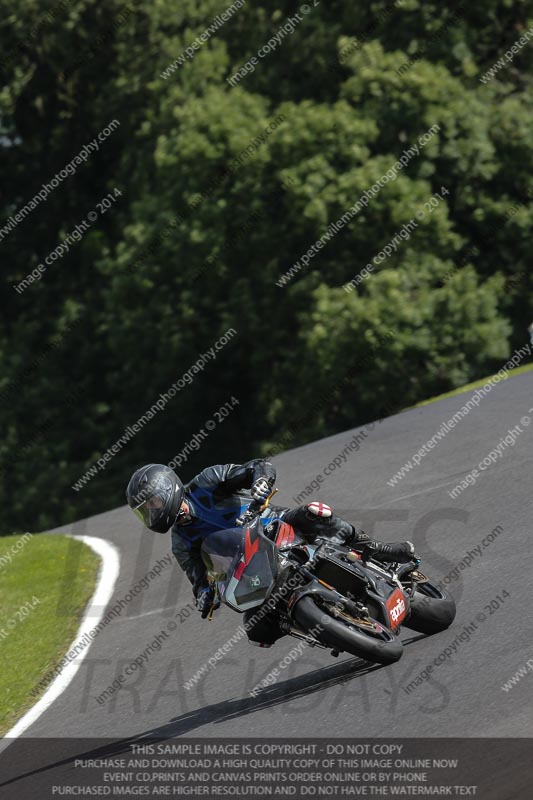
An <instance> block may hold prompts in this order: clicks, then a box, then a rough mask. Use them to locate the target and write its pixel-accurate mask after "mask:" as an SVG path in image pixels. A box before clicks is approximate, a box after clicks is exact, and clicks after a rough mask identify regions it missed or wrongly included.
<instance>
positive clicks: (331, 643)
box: [292, 595, 403, 664]
mask: <svg viewBox="0 0 533 800" xmlns="http://www.w3.org/2000/svg"><path fill="white" fill-rule="evenodd" d="M292 617H293V619H294V622H295V623H296V624H297V625H298V627H299V628H301V629H302V630H303V631H305V632H306V633H308V632H312V635H314V636H315V638H316V639H318V641H319V642H320V643H321V644H323V645H325V646H326V647H331V648H333V649H334V650H339V651H341V652H346V653H350V654H351V655H352V656H358V657H359V658H363V659H364V660H365V661H373V662H374V663H376V664H393V663H394V662H395V661H398V659H400V658H401V657H402V654H403V647H402V645H401V643H400V642H399V641H398V639H397V638H396V637H395V636H394V634H393V633H391V631H390V630H389V629H388V628H385V627H384V626H383V625H381V623H379V622H376V620H373V619H370V618H369V619H355V618H354V617H352V616H350V614H348V613H347V612H345V611H340V610H338V609H336V608H335V607H334V606H333V604H331V603H327V601H324V600H323V601H322V603H321V605H320V607H319V606H317V604H316V602H315V600H314V599H313V598H312V597H310V596H309V595H304V597H302V599H301V600H299V601H298V602H297V603H296V605H295V607H294V609H293V612H292Z"/></svg>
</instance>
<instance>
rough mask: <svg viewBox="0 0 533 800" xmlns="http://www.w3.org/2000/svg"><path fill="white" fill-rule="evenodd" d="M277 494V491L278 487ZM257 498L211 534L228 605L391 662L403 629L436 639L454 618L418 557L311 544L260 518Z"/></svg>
mask: <svg viewBox="0 0 533 800" xmlns="http://www.w3.org/2000/svg"><path fill="white" fill-rule="evenodd" d="M275 491H277V490H275ZM275 491H274V492H272V494H271V495H270V497H269V498H268V500H267V501H266V503H263V504H259V503H256V502H255V501H253V502H252V503H251V504H250V506H249V507H248V509H247V511H245V512H244V514H243V515H242V516H241V517H240V518H239V520H237V526H236V527H234V528H229V529H226V530H223V531H216V532H215V533H212V534H210V535H209V536H208V537H206V539H204V541H203V543H202V558H203V561H204V564H205V567H206V570H207V573H208V576H209V579H210V582H211V585H212V586H213V588H214V590H215V599H214V601H213V606H212V609H211V614H210V618H212V613H213V609H214V608H215V607H216V606H217V604H218V603H220V602H223V603H224V604H225V605H227V606H229V607H230V608H232V609H233V610H234V611H237V612H240V613H243V612H246V611H250V610H251V609H257V611H256V612H254V616H255V617H257V618H258V619H260V618H261V615H262V614H267V613H268V614H270V615H272V614H273V615H274V616H275V617H276V619H277V620H278V622H279V625H280V628H281V630H282V631H283V632H284V633H286V634H288V635H290V636H293V637H295V638H298V639H304V640H305V641H307V643H308V644H309V645H310V646H312V647H321V648H324V649H328V650H331V654H332V655H333V656H338V655H339V653H342V652H346V653H350V654H351V655H353V656H358V657H359V658H362V659H365V660H366V661H370V662H374V663H378V664H392V663H394V662H395V661H398V659H399V658H401V656H402V653H403V646H402V644H401V642H400V640H399V638H398V636H399V633H400V631H401V628H402V626H406V627H408V628H410V629H412V630H415V631H418V632H421V633H426V634H432V633H437V632H439V631H443V630H445V629H446V628H447V627H449V625H451V623H452V622H453V620H454V618H455V613H456V609H455V602H454V600H453V598H452V597H451V595H450V594H449V593H448V592H447V591H443V590H441V589H439V588H438V587H437V586H436V585H435V584H434V583H432V582H431V581H430V579H429V578H427V577H426V576H425V575H424V574H423V573H422V572H420V571H419V569H418V566H419V563H420V562H419V560H418V559H414V560H412V561H409V562H408V563H405V564H396V563H393V564H383V563H381V562H380V561H378V560H377V559H375V558H372V556H371V555H362V554H361V553H358V552H356V551H355V550H353V549H352V548H351V547H349V546H347V545H342V544H335V543H334V542H332V541H331V540H327V541H326V540H317V542H316V543H314V544H309V543H308V542H307V541H306V540H305V539H304V537H302V536H300V535H299V534H298V532H297V531H296V530H295V529H294V528H293V527H292V526H291V525H289V524H288V523H286V522H284V521H283V519H280V520H275V521H274V522H270V523H269V524H268V525H267V526H266V528H265V527H264V526H263V522H262V520H261V515H262V513H263V512H264V511H265V510H266V509H267V507H268V504H269V503H270V499H271V497H272V496H273V494H274V493H275Z"/></svg>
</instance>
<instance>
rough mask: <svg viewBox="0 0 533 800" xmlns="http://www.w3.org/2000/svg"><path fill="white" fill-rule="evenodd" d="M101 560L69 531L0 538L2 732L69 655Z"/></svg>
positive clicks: (8, 727)
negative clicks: (38, 687) (44, 679)
mask: <svg viewBox="0 0 533 800" xmlns="http://www.w3.org/2000/svg"><path fill="white" fill-rule="evenodd" d="M99 563H100V559H99V558H98V556H97V555H96V554H95V553H94V552H93V551H92V550H91V549H90V548H89V547H87V545H85V544H83V542H80V541H77V540H75V539H71V538H69V537H66V536H58V535H53V536H45V535H42V534H39V535H33V536H30V534H24V536H3V537H1V538H0V648H1V652H2V669H1V670H0V696H1V697H2V706H1V708H0V735H2V736H3V735H5V733H6V732H7V731H8V730H9V729H10V728H11V727H12V726H13V725H14V723H15V722H16V720H17V719H19V718H20V717H21V716H22V715H23V713H24V712H25V711H27V710H28V708H30V707H31V706H32V705H34V704H35V703H36V702H37V700H38V698H39V694H36V695H35V696H33V695H32V694H31V691H32V689H34V688H35V686H36V685H37V683H38V682H39V680H40V679H41V678H42V677H43V676H44V675H45V674H46V673H47V672H48V671H49V670H51V669H53V667H54V666H56V665H57V663H58V661H60V660H61V658H63V656H64V655H65V652H66V651H67V649H68V646H69V644H70V643H71V642H72V640H73V639H74V637H75V635H76V631H77V629H78V626H79V623H80V621H81V618H82V616H83V612H84V609H85V607H86V605H87V603H88V601H89V600H90V598H91V596H92V594H93V592H94V587H95V584H96V578H97V574H98V567H99ZM43 691H44V690H43ZM40 694H42V692H41V693H40Z"/></svg>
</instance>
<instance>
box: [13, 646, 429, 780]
mask: <svg viewBox="0 0 533 800" xmlns="http://www.w3.org/2000/svg"><path fill="white" fill-rule="evenodd" d="M417 638H419V637H417ZM412 641H414V640H413V639H410V640H407V641H404V644H410V643H411V642H412ZM379 669H383V667H382V666H381V665H380V664H369V663H368V662H366V661H362V660H361V659H358V658H350V659H348V660H346V661H343V662H342V663H341V664H336V665H334V666H331V667H321V668H320V669H316V670H313V671H312V672H309V673H307V674H305V675H300V676H298V677H295V678H290V679H289V680H286V681H283V682H281V683H280V682H278V683H277V684H275V685H273V686H271V687H268V688H266V689H263V690H261V691H260V693H259V694H258V695H257V696H256V697H253V696H248V697H239V698H232V699H229V700H223V701H222V702H220V703H213V704H212V705H209V706H205V707H202V708H198V709H195V710H194V711H189V712H186V713H184V714H181V715H180V716H179V717H175V718H173V719H171V720H170V721H169V722H167V723H164V724H163V725H160V726H158V727H156V728H151V729H150V730H147V731H144V732H142V733H138V734H135V735H133V736H130V737H127V738H125V739H117V740H115V741H113V740H110V741H108V742H105V740H102V739H95V738H93V739H85V740H83V739H72V738H71V739H68V738H66V739H27V740H25V739H16V740H15V741H14V742H13V743H12V744H11V745H10V747H9V749H10V755H12V756H13V758H11V759H10V764H9V765H8V767H7V768H6V769H5V772H8V771H9V772H11V774H12V777H10V778H8V780H4V781H2V782H0V787H1V786H8V785H10V784H13V783H16V782H18V781H21V780H24V779H26V778H30V777H32V776H35V775H38V774H40V773H46V772H48V771H49V770H58V769H59V768H61V767H64V766H67V765H69V764H72V763H73V762H74V760H75V759H84V760H88V759H103V758H116V757H118V756H120V755H121V754H125V753H126V754H128V755H131V752H132V750H131V747H132V745H144V744H157V743H158V742H161V741H165V740H168V739H174V738H176V737H179V736H185V735H186V734H191V733H192V732H194V731H195V730H196V729H197V728H201V727H203V726H204V725H207V724H213V723H214V724H216V723H219V722H224V721H227V720H231V719H235V718H238V717H242V716H246V715H248V714H254V713H255V712H256V711H259V710H261V709H265V708H272V707H274V706H277V705H279V704H281V703H287V702H289V701H291V700H295V699H298V698H302V697H307V696H309V695H312V694H314V693H315V692H319V691H322V690H324V689H327V688H330V687H332V686H337V685H341V684H343V683H348V682H350V681H353V680H357V679H358V678H361V677H363V676H364V675H367V674H368V673H370V672H374V671H376V670H379ZM102 741H104V744H101V742H102ZM82 743H84V744H82ZM97 743H98V744H97ZM80 746H85V747H90V748H91V749H86V750H84V752H79V748H80ZM74 748H77V750H78V752H73V749H74ZM69 750H70V752H69ZM50 758H54V759H56V760H54V761H53V762H52V763H50V761H49V759H50ZM41 759H43V760H44V759H46V760H47V762H48V763H45V764H43V765H42V766H40V767H36V768H34V769H32V770H29V771H25V772H20V773H18V774H17V766H18V765H20V766H21V767H22V765H24V766H27V764H28V763H33V764H35V761H36V760H41ZM13 772H15V774H14V775H13Z"/></svg>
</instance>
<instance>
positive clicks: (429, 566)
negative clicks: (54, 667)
mask: <svg viewBox="0 0 533 800" xmlns="http://www.w3.org/2000/svg"><path fill="white" fill-rule="evenodd" d="M470 396H471V393H467V394H463V395H460V396H456V397H452V398H449V399H446V400H442V401H439V402H438V403H434V404H432V405H429V406H427V407H423V408H420V409H413V410H411V411H407V412H404V413H402V414H399V415H396V416H393V417H390V418H388V419H386V420H384V421H382V422H381V423H379V424H376V425H375V427H374V428H373V429H372V430H368V429H366V428H363V429H354V430H353V431H346V432H343V433H341V434H338V435H336V436H332V437H329V438H327V439H323V440H321V441H319V442H315V443H312V444H309V445H306V446H304V447H300V448H297V449H295V450H292V451H289V452H286V453H284V454H282V455H280V456H279V457H277V458H276V459H275V463H276V467H277V470H278V486H279V489H280V493H279V495H278V496H277V498H276V500H278V499H279V502H280V503H281V504H287V505H294V502H293V500H292V498H293V497H294V496H296V495H297V494H299V493H300V492H301V491H302V490H303V489H304V488H305V487H306V485H307V484H308V483H309V482H310V481H311V480H312V479H313V478H315V477H316V475H317V474H319V473H321V472H322V470H323V469H324V468H325V467H327V465H328V464H329V463H330V462H331V461H332V459H334V458H335V456H337V455H338V454H339V452H341V451H342V450H343V448H344V447H345V446H346V444H347V443H349V442H350V441H351V440H352V438H353V436H354V434H355V433H357V432H358V431H359V432H361V431H364V433H365V434H366V436H365V438H364V439H363V440H362V441H361V443H360V449H359V450H358V451H354V452H353V453H352V454H351V455H349V456H348V459H347V461H346V463H344V464H343V466H342V467H340V468H339V469H337V470H336V471H334V473H333V474H332V475H331V476H329V477H325V478H324V482H323V483H322V486H321V490H320V491H319V492H316V493H315V492H314V493H313V495H312V496H309V498H308V499H309V500H312V499H321V500H323V501H324V502H327V503H330V504H331V505H332V506H333V507H334V508H335V510H336V511H337V512H339V513H341V514H342V515H344V516H346V517H347V518H348V519H350V520H351V521H353V522H354V523H357V524H359V525H362V526H363V527H365V528H366V530H367V531H369V532H370V533H371V534H372V535H374V536H376V537H380V538H382V539H384V540H388V541H392V540H403V539H411V540H412V541H413V542H414V543H415V546H416V549H417V552H418V553H419V555H420V556H421V557H422V568H423V569H424V571H425V572H426V573H427V574H429V575H430V576H431V577H432V578H434V579H436V580H440V579H442V578H444V577H445V576H447V575H449V574H450V572H451V571H452V570H453V569H454V567H455V566H457V565H458V564H459V563H460V562H461V561H462V560H463V558H464V557H465V556H466V554H467V553H468V551H469V550H470V551H471V550H472V549H473V548H475V547H476V546H477V545H479V544H480V543H481V541H482V540H483V539H484V537H486V536H487V534H490V532H491V531H493V530H494V529H495V528H497V526H501V528H502V529H503V531H502V532H501V533H500V534H499V535H497V537H496V538H495V540H494V541H493V542H492V543H490V544H489V545H488V546H487V547H486V548H484V549H483V552H482V555H481V556H476V557H475V558H474V559H473V561H472V563H471V565H470V566H469V567H468V568H467V569H464V570H463V571H462V572H460V573H458V576H457V577H456V579H455V580H453V581H452V582H451V583H450V584H449V588H450V589H451V591H452V593H453V595H454V597H455V599H456V601H457V604H458V614H457V618H456V621H455V623H454V625H453V626H452V628H450V629H449V630H448V631H446V632H444V633H441V634H438V635H435V636H431V637H426V636H422V635H421V634H415V633H413V632H410V631H408V630H405V631H404V633H403V634H402V641H403V642H404V644H405V650H404V654H403V656H402V658H401V659H400V661H399V662H398V663H397V664H395V665H393V666H388V667H377V666H375V665H369V664H367V663H364V662H362V661H360V660H358V659H356V658H352V657H350V656H345V655H341V657H339V658H338V659H334V658H333V657H332V656H331V655H330V654H329V652H328V651H326V650H318V649H310V648H307V647H306V648H305V651H304V653H303V655H301V656H300V657H299V658H298V659H297V660H296V661H293V662H292V663H291V665H290V666H288V667H287V668H285V669H282V671H281V676H280V678H279V679H278V680H277V682H276V683H275V684H274V685H273V686H272V687H270V688H269V689H267V690H265V691H264V692H262V693H261V694H260V695H259V696H258V697H255V698H254V697H251V696H250V690H251V689H252V688H253V687H254V685H256V684H257V682H258V681H260V680H261V679H262V678H263V677H264V676H265V675H267V674H268V673H269V672H270V671H271V670H272V669H274V668H276V667H278V666H279V664H280V662H281V661H282V660H283V658H284V657H285V656H286V655H287V654H288V653H289V651H290V650H291V649H292V648H293V647H294V646H295V644H297V642H296V640H294V639H291V638H286V639H284V640H282V641H281V642H279V643H278V644H277V645H276V646H275V647H273V648H271V649H259V648H255V647H252V646H250V645H249V644H248V642H247V641H246V639H241V640H240V641H238V642H237V643H236V644H235V645H234V646H233V647H232V649H231V651H230V652H229V653H228V654H227V655H226V656H225V657H224V658H223V659H222V660H221V661H219V662H218V666H217V667H216V669H215V670H212V671H210V672H209V673H208V675H207V676H206V677H204V678H203V679H202V680H201V681H200V682H199V683H197V684H196V686H195V687H194V688H192V689H190V690H186V689H185V688H184V687H183V684H184V683H185V681H187V680H188V679H190V678H191V676H192V675H193V674H194V673H195V672H196V670H198V669H199V668H200V667H201V666H202V665H203V664H204V663H205V662H207V661H208V660H209V658H210V657H212V656H213V654H214V652H215V651H216V650H217V649H218V648H219V647H221V646H223V645H224V644H225V643H226V642H227V641H228V640H229V639H231V637H232V635H233V634H234V633H235V631H236V629H237V627H238V625H239V623H240V622H241V620H242V618H241V616H240V615H238V614H236V613H235V612H232V611H231V610H230V609H229V608H223V609H222V610H221V611H219V612H217V613H216V614H215V618H214V620H213V622H211V623H208V622H206V621H202V620H201V618H200V616H199V614H198V613H197V612H196V611H193V612H191V614H190V616H189V617H188V618H187V619H184V621H183V622H180V621H179V617H177V616H176V614H177V612H178V610H180V609H183V608H185V607H187V605H188V604H189V603H190V601H191V592H190V586H189V584H188V582H187V580H186V579H185V578H184V576H183V575H182V574H181V572H180V570H179V567H178V566H177V564H175V562H174V561H172V564H171V566H169V567H168V568H166V569H165V570H164V571H163V573H162V574H161V576H160V577H159V578H158V579H157V580H154V581H152V582H151V584H150V586H149V588H148V589H147V590H146V591H144V592H143V593H142V594H140V595H139V596H138V597H137V598H136V599H135V600H134V601H133V602H132V603H130V605H129V606H128V607H127V609H125V610H124V611H123V613H122V616H121V617H120V618H118V619H115V620H113V621H112V622H111V623H110V624H109V625H108V626H107V627H106V628H105V629H104V630H103V631H102V632H101V633H100V634H99V635H98V636H97V638H96V639H95V640H94V642H93V644H92V646H91V648H90V650H89V653H88V656H87V657H86V658H85V661H84V662H83V665H82V667H81V668H80V670H79V671H78V673H77V675H76V676H75V678H74V680H73V681H72V683H71V684H70V686H69V687H68V688H67V689H66V691H65V692H64V693H63V695H62V696H61V697H60V698H59V699H57V700H56V701H55V703H54V704H53V705H52V706H51V707H50V708H49V709H48V710H47V711H46V712H45V713H44V714H43V715H42V716H41V717H40V719H39V720H38V721H37V722H36V723H34V724H33V725H32V727H31V728H30V729H28V730H27V731H26V732H25V734H24V736H25V737H30V736H31V737H81V736H85V737H129V738H130V740H132V741H135V739H136V738H137V737H143V736H162V737H176V736H192V737H207V736H209V737H222V738H224V737H231V736H243V735H246V736H251V737H254V736H274V737H277V736H285V737H286V736H328V737H336V736H377V737H380V736H386V737H394V736H407V737H445V736H469V737H475V736H483V737H486V736H490V737H497V736H502V737H517V736H518V737H522V736H524V737H525V736H532V735H533V699H532V695H533V693H532V686H533V683H532V682H533V673H532V674H528V675H526V676H525V677H523V678H522V679H521V681H520V682H519V683H518V684H517V685H515V686H514V688H512V689H511V691H509V692H505V691H503V690H502V688H501V686H502V684H503V683H505V682H506V681H508V680H509V678H510V677H511V676H512V675H514V673H515V672H516V671H517V670H518V669H519V668H520V667H521V666H523V665H524V664H525V663H526V662H527V661H528V659H530V658H531V657H532V656H533V645H532V644H531V627H532V626H531V618H532V590H531V567H532V561H533V559H532V546H531V543H532V528H533V504H532V503H533V501H532V497H533V495H532V480H531V457H530V453H531V444H532V439H533V411H531V409H533V373H526V374H524V375H519V376H516V377H513V378H512V379H509V380H507V381H505V382H504V383H501V384H499V385H497V386H495V387H494V388H493V389H492V391H491V392H490V394H489V395H488V396H486V397H485V398H484V399H483V400H482V401H481V404H480V406H479V408H478V409H474V410H472V411H471V412H470V414H469V415H468V416H467V417H466V418H465V419H463V420H462V421H461V422H460V423H459V424H458V426H457V427H456V428H455V429H454V430H452V431H451V432H450V433H449V434H447V436H446V437H445V438H444V439H443V440H442V441H441V442H440V443H439V444H438V445H437V446H436V448H435V449H433V450H432V451H431V452H430V453H429V454H428V455H427V456H425V458H423V460H422V463H421V465H420V466H418V467H415V468H414V469H413V470H412V471H411V472H410V473H409V474H408V475H406V476H405V477H404V478H403V480H401V481H400V482H399V483H398V484H397V485H396V486H395V487H394V488H391V487H390V486H389V485H388V484H387V480H388V479H390V478H391V477H392V475H393V474H394V473H395V472H397V471H398V470H399V469H400V468H401V467H402V466H403V465H404V463H405V462H406V460H407V459H408V458H410V457H411V456H412V454H413V453H415V452H416V451H417V450H418V449H419V447H421V446H422V445H423V444H424V443H425V442H426V441H427V440H428V439H429V438H431V437H432V436H433V435H434V434H435V432H436V431H437V430H438V429H439V427H440V425H441V423H442V422H444V421H446V420H448V419H449V418H450V417H451V416H452V415H453V414H454V413H455V412H456V411H457V410H458V409H459V408H461V407H462V406H463V404H464V402H466V400H467V399H468V397H470ZM524 415H527V416H529V417H531V422H532V424H531V426H527V425H524V424H523V423H521V418H523V417H524ZM516 425H520V427H521V428H522V433H520V435H519V437H518V439H517V441H516V443H515V445H514V447H509V448H507V449H505V450H504V451H503V454H502V457H501V458H500V459H499V460H498V462H497V463H496V464H495V465H494V466H492V467H491V468H490V469H488V470H486V471H484V472H483V473H482V474H481V477H480V478H479V480H478V481H477V483H476V484H475V485H474V486H470V487H469V488H468V489H467V490H466V491H464V492H463V493H462V494H461V495H460V496H459V497H458V498H457V499H455V500H454V499H452V498H450V496H449V495H448V491H449V490H451V489H453V487H454V486H455V485H456V484H457V483H458V482H459V481H460V480H461V478H462V477H463V476H464V475H465V474H466V473H468V472H469V471H470V470H471V469H472V468H474V467H476V466H477V464H478V463H479V462H480V461H481V460H482V459H483V458H484V457H485V456H486V455H487V454H488V453H489V452H490V451H491V450H492V449H493V447H495V446H496V445H497V444H498V442H499V441H500V440H501V438H502V437H504V436H505V435H506V434H507V432H508V430H509V429H512V428H515V426H516ZM250 456H253V454H252V453H251V454H250ZM147 457H148V456H147ZM150 457H154V458H156V454H151V456H150ZM227 460H228V461H231V453H228V454H227ZM61 531H64V532H66V531H68V532H69V533H72V532H74V533H77V534H88V535H90V536H98V537H102V538H104V539H107V540H110V541H111V542H113V543H114V544H115V545H116V546H117V547H118V548H119V550H120V554H121V572H120V577H119V579H118V582H117V586H116V590H115V595H114V599H113V600H112V601H111V603H113V602H114V601H115V600H118V599H120V598H123V597H124V596H125V595H126V594H127V593H128V590H129V589H130V588H131V587H132V586H133V585H134V584H135V583H136V582H137V581H138V580H140V579H141V578H142V576H143V575H145V574H146V572H147V571H148V569H149V568H150V566H151V565H152V564H153V563H154V562H155V561H156V560H158V559H159V560H161V559H163V558H164V557H165V556H166V555H167V554H168V553H170V536H160V535H158V534H154V535H152V534H149V533H148V532H146V531H143V529H142V528H141V527H140V525H139V524H138V522H137V521H136V520H135V519H134V517H133V515H132V514H131V512H130V511H129V510H128V509H127V508H125V507H124V508H119V509H116V510H114V511H112V512H109V513H106V514H100V515H98V516H95V517H92V518H90V519H88V520H86V521H84V522H80V523H78V524H77V525H75V526H74V530H73V528H72V526H70V527H69V528H64V529H61ZM503 590H506V591H507V592H509V594H510V597H508V598H504V603H503V605H501V606H500V608H499V609H498V610H495V611H493V612H492V613H490V612H491V609H487V608H486V606H488V605H489V603H490V602H491V600H493V598H495V597H496V596H497V595H500V597H501V596H502V592H503ZM479 614H484V615H485V617H486V618H485V620H484V621H481V622H480V621H479V618H478V617H477V615H479ZM477 618H478V622H477V629H476V630H475V631H474V633H473V635H472V636H471V638H470V640H469V641H463V642H461V643H460V646H458V648H457V651H456V653H455V654H454V655H453V656H452V657H450V658H447V659H446V660H445V661H443V663H441V664H440V666H439V667H438V668H435V669H434V671H433V672H432V674H431V676H430V679H428V680H426V681H424V682H423V683H422V684H421V685H420V686H418V687H417V688H415V689H414V690H413V691H411V692H410V693H407V692H406V691H405V689H404V687H405V686H406V685H407V684H408V683H409V682H411V681H412V680H413V679H415V678H416V676H417V675H418V674H419V673H420V672H421V671H422V670H424V669H425V668H426V667H427V665H428V664H432V663H433V662H434V659H435V658H437V657H438V656H439V654H440V653H441V652H443V650H444V648H445V647H446V646H448V645H450V643H451V642H452V641H453V640H454V639H455V637H456V636H458V635H459V634H460V633H461V631H462V630H463V629H464V627H465V626H467V625H469V624H470V623H471V622H472V620H474V621H475V620H476V619H477ZM169 625H170V626H172V625H174V626H175V630H173V631H172V633H171V634H169V635H168V638H167V639H165V641H163V642H162V647H161V649H160V650H159V651H158V652H157V651H156V652H153V654H152V655H151V657H150V660H149V662H148V664H147V666H145V667H143V669H141V670H140V671H138V672H136V673H135V675H133V676H131V677H129V678H128V680H127V683H126V684H125V685H124V686H123V687H122V688H121V689H120V691H118V692H116V693H115V694H114V695H113V697H112V698H111V699H109V700H107V702H104V703H103V704H99V703H98V702H97V701H96V697H97V696H98V695H100V693H102V692H104V690H105V689H106V688H107V687H108V686H109V685H110V684H111V683H112V681H113V680H114V679H115V678H117V676H119V675H120V674H122V673H123V672H124V669H125V668H126V667H127V666H128V665H129V664H130V663H131V662H132V661H133V660H134V659H135V658H136V657H137V656H138V655H139V654H140V653H141V652H142V651H143V650H145V648H146V647H147V645H148V644H149V643H150V642H152V641H153V640H154V637H155V636H156V635H157V634H159V633H160V632H161V630H163V631H166V632H167V633H168V626H169ZM465 638H466V637H465ZM8 752H9V751H8ZM6 756H7V753H6V754H5V755H3V756H2V758H5V757H6Z"/></svg>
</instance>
